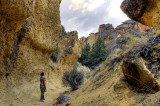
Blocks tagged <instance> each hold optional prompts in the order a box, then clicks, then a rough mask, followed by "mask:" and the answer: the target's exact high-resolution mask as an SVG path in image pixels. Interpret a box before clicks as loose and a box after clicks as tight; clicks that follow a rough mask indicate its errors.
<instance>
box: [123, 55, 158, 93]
mask: <svg viewBox="0 0 160 106" xmlns="http://www.w3.org/2000/svg"><path fill="white" fill-rule="evenodd" d="M122 70H123V73H124V76H125V77H126V79H127V81H128V82H129V83H130V84H132V85H135V86H137V87H139V88H141V89H144V90H145V91H147V92H149V91H151V90H155V91H158V90H159V89H160V86H159V84H158V82H157V81H156V80H155V79H154V77H153V75H152V74H151V72H150V71H149V70H148V69H147V68H146V66H145V63H144V61H143V59H141V58H136V57H130V58H127V59H126V60H124V62H123V65H122Z"/></svg>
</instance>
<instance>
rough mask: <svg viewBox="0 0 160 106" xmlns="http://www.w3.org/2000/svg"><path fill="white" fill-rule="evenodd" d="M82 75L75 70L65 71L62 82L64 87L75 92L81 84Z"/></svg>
mask: <svg viewBox="0 0 160 106" xmlns="http://www.w3.org/2000/svg"><path fill="white" fill-rule="evenodd" d="M83 80H84V74H83V73H82V72H78V71H77V70H72V71H70V72H68V71H66V72H65V73H64V74H63V78H62V82H63V84H64V85H65V86H70V87H71V88H72V90H77V89H78V87H79V85H81V84H82V83H83Z"/></svg>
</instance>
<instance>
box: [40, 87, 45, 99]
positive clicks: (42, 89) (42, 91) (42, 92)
mask: <svg viewBox="0 0 160 106" xmlns="http://www.w3.org/2000/svg"><path fill="white" fill-rule="evenodd" d="M40 89H41V97H40V101H44V87H43V86H41V87H40Z"/></svg>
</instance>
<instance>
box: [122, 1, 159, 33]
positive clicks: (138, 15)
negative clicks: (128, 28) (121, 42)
mask: <svg viewBox="0 0 160 106" xmlns="http://www.w3.org/2000/svg"><path fill="white" fill-rule="evenodd" d="M159 4H160V1H159V0H138V1H133V0H124V1H123V3H122V4H121V9H122V11H123V12H124V13H126V14H127V16H128V17H130V18H131V19H133V20H136V21H139V22H141V23H143V24H145V25H147V26H150V27H154V28H156V29H157V30H159V29H160V26H159V10H160V9H159V6H160V5H159Z"/></svg>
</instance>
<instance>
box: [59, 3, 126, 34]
mask: <svg viewBox="0 0 160 106" xmlns="http://www.w3.org/2000/svg"><path fill="white" fill-rule="evenodd" d="M121 2H122V0H62V3H61V22H62V25H64V27H65V29H66V30H77V31H78V33H79V37H82V36H88V35H89V33H92V32H94V33H95V32H97V31H98V27H99V25H100V24H107V23H111V24H113V25H114V26H117V25H118V24H120V23H121V22H122V21H124V20H126V19H128V18H126V16H125V15H124V14H123V12H122V11H121V10H120V8H119V7H120V4H121Z"/></svg>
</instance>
